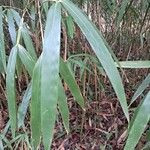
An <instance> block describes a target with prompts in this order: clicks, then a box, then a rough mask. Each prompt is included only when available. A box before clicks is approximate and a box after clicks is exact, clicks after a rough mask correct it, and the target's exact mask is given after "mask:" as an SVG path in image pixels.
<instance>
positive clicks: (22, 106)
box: [18, 84, 32, 128]
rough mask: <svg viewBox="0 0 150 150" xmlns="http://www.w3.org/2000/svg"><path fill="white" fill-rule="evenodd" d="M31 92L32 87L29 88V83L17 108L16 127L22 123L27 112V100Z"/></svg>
mask: <svg viewBox="0 0 150 150" xmlns="http://www.w3.org/2000/svg"><path fill="white" fill-rule="evenodd" d="M31 92H32V88H31V84H29V85H28V87H27V89H26V91H25V93H24V96H23V99H22V103H21V104H20V106H19V108H18V128H20V127H21V126H23V124H24V119H25V115H26V113H27V109H28V106H29V101H30V99H31Z"/></svg>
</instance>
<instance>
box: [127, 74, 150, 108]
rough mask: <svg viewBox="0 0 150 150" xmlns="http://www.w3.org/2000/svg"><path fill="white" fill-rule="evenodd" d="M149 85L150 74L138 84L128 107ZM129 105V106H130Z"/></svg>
mask: <svg viewBox="0 0 150 150" xmlns="http://www.w3.org/2000/svg"><path fill="white" fill-rule="evenodd" d="M149 85H150V74H149V75H148V76H147V77H146V78H145V79H144V81H143V82H142V83H141V84H140V86H139V87H138V89H137V90H136V92H135V93H134V95H133V97H132V100H131V103H130V105H131V104H132V103H133V102H134V101H135V100H136V99H137V98H138V97H139V96H140V95H141V94H142V92H143V91H144V90H145V89H146V88H147V87H148V86H149ZM130 105H129V106H130Z"/></svg>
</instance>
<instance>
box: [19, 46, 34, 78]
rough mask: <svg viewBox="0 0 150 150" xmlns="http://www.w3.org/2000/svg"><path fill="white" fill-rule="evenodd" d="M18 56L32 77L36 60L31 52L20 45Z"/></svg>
mask: <svg viewBox="0 0 150 150" xmlns="http://www.w3.org/2000/svg"><path fill="white" fill-rule="evenodd" d="M18 54H19V57H20V59H21V61H22V63H23V64H24V66H25V68H26V69H27V71H28V72H29V74H30V76H32V72H33V68H34V66H35V61H34V59H32V57H31V55H30V54H29V52H28V51H26V49H25V48H24V47H23V46H21V45H18Z"/></svg>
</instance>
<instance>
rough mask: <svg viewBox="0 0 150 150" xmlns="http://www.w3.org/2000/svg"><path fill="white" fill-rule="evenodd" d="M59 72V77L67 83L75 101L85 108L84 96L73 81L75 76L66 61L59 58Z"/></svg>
mask: <svg viewBox="0 0 150 150" xmlns="http://www.w3.org/2000/svg"><path fill="white" fill-rule="evenodd" d="M60 74H61V77H62V78H63V79H64V80H65V82H66V83H67V85H68V87H69V89H70V91H71V93H72V95H73V96H74V97H75V100H76V101H77V103H78V104H79V105H80V106H81V107H82V108H83V109H85V106H84V98H83V96H82V94H81V92H80V89H79V87H78V85H77V83H76V81H75V78H74V76H73V74H72V72H71V71H70V69H69V68H68V65H67V63H66V62H64V61H63V59H60Z"/></svg>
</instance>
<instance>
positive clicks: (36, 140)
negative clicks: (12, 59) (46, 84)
mask: <svg viewBox="0 0 150 150" xmlns="http://www.w3.org/2000/svg"><path fill="white" fill-rule="evenodd" d="M41 66H42V63H41V57H40V58H39V59H38V61H37V63H36V64H35V67H34V70H33V76H32V98H31V131H32V143H33V147H34V148H35V149H36V148H37V147H38V145H39V144H40V138H41Z"/></svg>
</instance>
